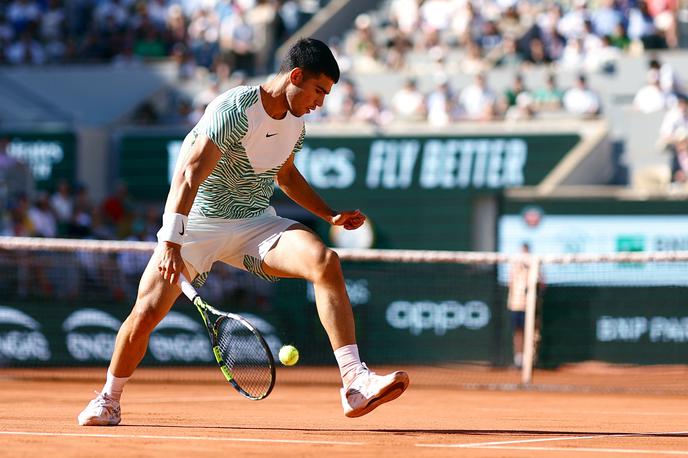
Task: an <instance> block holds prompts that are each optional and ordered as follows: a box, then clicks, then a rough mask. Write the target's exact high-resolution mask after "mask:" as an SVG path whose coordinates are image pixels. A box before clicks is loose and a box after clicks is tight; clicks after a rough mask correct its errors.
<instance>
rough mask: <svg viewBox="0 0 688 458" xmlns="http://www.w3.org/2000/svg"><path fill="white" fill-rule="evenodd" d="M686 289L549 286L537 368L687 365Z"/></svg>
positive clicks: (544, 302)
mask: <svg viewBox="0 0 688 458" xmlns="http://www.w3.org/2000/svg"><path fill="white" fill-rule="evenodd" d="M687 289H688V288H685V287H682V288H678V287H672V288H670V287H663V288H662V287H626V288H620V287H606V288H590V287H550V288H548V289H547V291H546V293H545V294H544V298H543V308H542V341H541V344H540V348H541V350H540V359H539V364H540V365H541V366H544V367H556V366H558V365H560V364H565V363H572V362H579V361H605V362H612V363H621V364H687V363H688V311H687V310H686V306H685V305H686V304H685V297H686V296H684V295H683V293H684V292H687V291H686V290H687Z"/></svg>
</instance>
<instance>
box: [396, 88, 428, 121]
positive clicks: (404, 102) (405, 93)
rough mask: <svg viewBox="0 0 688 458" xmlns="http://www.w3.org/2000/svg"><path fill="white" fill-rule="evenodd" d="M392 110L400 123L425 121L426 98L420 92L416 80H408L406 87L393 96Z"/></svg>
mask: <svg viewBox="0 0 688 458" xmlns="http://www.w3.org/2000/svg"><path fill="white" fill-rule="evenodd" d="M392 110H393V111H394V115H395V117H396V119H397V120H400V121H421V120H424V119H425V97H424V96H423V94H422V93H421V92H420V91H419V90H418V87H417V85H416V80H415V79H412V78H410V79H407V80H406V82H405V83H404V87H402V88H401V89H400V90H399V91H397V93H396V94H394V95H393V96H392Z"/></svg>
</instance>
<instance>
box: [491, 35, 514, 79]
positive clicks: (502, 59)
mask: <svg viewBox="0 0 688 458" xmlns="http://www.w3.org/2000/svg"><path fill="white" fill-rule="evenodd" d="M485 59H486V60H487V61H488V62H490V63H492V64H494V65H498V66H500V67H505V68H511V69H514V70H516V69H518V68H519V67H520V66H521V64H522V63H523V57H522V56H521V54H520V53H519V52H518V46H517V43H516V39H515V38H514V37H513V36H510V35H507V36H505V37H504V40H503V41H502V45H501V46H498V47H496V48H494V49H492V51H490V53H489V54H488V55H487V56H485Z"/></svg>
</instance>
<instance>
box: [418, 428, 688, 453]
mask: <svg viewBox="0 0 688 458" xmlns="http://www.w3.org/2000/svg"><path fill="white" fill-rule="evenodd" d="M665 434H688V431H670V432H661V433H657V432H655V433H618V434H594V435H590V436H562V437H546V438H540V439H519V440H512V441H495V442H475V443H470V444H416V446H417V447H438V448H439V447H442V448H482V447H485V448H499V446H502V445H507V444H527V443H533V442H552V441H567V440H585V439H596V438H605V437H642V436H662V435H665ZM523 449H524V450H525V447H523ZM567 450H568V449H567Z"/></svg>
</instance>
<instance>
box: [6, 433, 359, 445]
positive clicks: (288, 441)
mask: <svg viewBox="0 0 688 458" xmlns="http://www.w3.org/2000/svg"><path fill="white" fill-rule="evenodd" d="M0 434H2V435H5V436H47V437H96V438H107V439H160V440H182V441H194V440H198V441H216V442H260V443H275V444H312V445H365V442H344V441H312V440H297V439H255V438H242V437H206V436H156V435H151V434H82V433H43V432H33V431H0Z"/></svg>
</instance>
